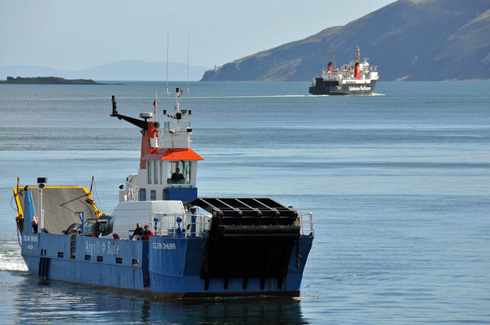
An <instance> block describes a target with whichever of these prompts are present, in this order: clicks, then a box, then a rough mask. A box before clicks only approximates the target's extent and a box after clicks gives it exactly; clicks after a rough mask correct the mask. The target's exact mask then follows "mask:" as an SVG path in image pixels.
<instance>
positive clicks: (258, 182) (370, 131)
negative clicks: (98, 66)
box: [0, 82, 490, 324]
mask: <svg viewBox="0 0 490 325" xmlns="http://www.w3.org/2000/svg"><path fill="white" fill-rule="evenodd" d="M170 86H171V88H172V90H173V88H175V87H181V88H184V89H185V87H186V85H185V83H170ZM308 86H309V84H308V83H198V82H192V83H191V84H190V92H191V93H190V95H188V96H184V97H182V99H181V108H183V109H190V110H192V128H193V135H192V140H193V143H192V146H193V149H194V150H195V151H197V152H198V153H199V154H200V155H201V156H202V157H203V158H204V159H205V160H204V161H202V162H200V163H199V167H198V187H199V194H200V195H201V196H207V197H212V196H228V197H235V196H236V197H239V196H241V197H244V196H257V197H272V198H274V199H277V200H278V201H280V202H281V203H283V204H286V205H293V206H294V207H295V208H296V209H298V210H300V211H311V212H313V215H314V222H315V223H314V226H315V241H314V244H313V249H312V251H311V254H310V257H309V260H308V263H307V266H306V270H305V274H304V278H303V285H302V297H301V298H299V299H283V298H280V299H279V298H267V297H261V298H259V299H257V298H254V299H248V298H231V299H205V300H202V299H200V300H184V301H180V300H177V301H168V302H158V301H151V300H145V299H142V298H137V297H133V296H125V295H119V294H117V293H115V292H112V291H104V290H99V289H96V288H90V287H81V286H77V285H71V284H66V283H60V282H52V281H47V282H46V281H42V280H40V279H38V278H36V277H33V276H30V275H29V273H28V272H27V271H26V267H25V265H24V263H23V260H22V258H21V256H20V249H19V246H18V244H17V233H16V226H15V221H14V220H15V214H16V212H15V211H14V210H13V209H12V208H11V205H13V202H12V201H11V197H12V188H13V187H14V186H15V185H16V182H17V177H20V182H21V184H35V182H36V178H37V177H47V178H48V184H67V185H83V186H86V187H90V181H91V178H92V176H94V177H95V185H96V187H95V189H94V194H95V195H96V202H97V204H98V205H100V207H101V208H102V209H103V211H104V212H105V213H108V214H110V213H111V212H112V209H113V208H114V207H115V205H116V204H117V200H118V186H119V185H120V184H123V183H124V180H125V177H126V176H127V175H128V174H130V173H135V172H137V168H138V163H139V145H140V133H139V130H138V129H137V128H136V127H133V126H132V125H130V124H128V123H126V122H124V121H119V120H117V119H114V118H111V117H110V116H109V114H110V113H111V95H115V96H116V99H117V102H118V109H119V113H121V114H127V115H132V116H135V117H137V116H138V115H139V113H140V112H148V111H150V112H151V111H153V105H152V104H153V99H154V96H155V90H158V93H159V97H158V109H159V118H160V120H161V119H162V112H161V111H162V110H163V109H166V110H167V111H171V110H172V108H173V105H174V98H173V97H168V96H165V95H164V92H165V85H164V83H157V82H127V83H123V85H99V86H75V85H0V286H1V288H2V295H0V314H1V315H2V317H1V318H0V322H2V323H61V322H63V323H65V322H70V323H80V324H81V323H84V324H85V323H173V324H198V323H200V324H220V323H227V324H242V323H247V324H275V323H290V324H303V323H311V324H413V323H423V324H427V323H440V324H448V323H456V324H458V323H461V324H465V323H477V324H478V323H481V324H488V323H490V83H489V82H420V83H407V82H404V83H394V82H380V83H379V84H378V86H377V89H376V94H375V95H373V96H363V97H328V96H310V95H308V93H307V89H308Z"/></svg>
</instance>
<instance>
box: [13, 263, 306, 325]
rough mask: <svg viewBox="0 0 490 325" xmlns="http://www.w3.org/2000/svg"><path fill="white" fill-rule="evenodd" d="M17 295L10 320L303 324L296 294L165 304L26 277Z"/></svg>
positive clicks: (194, 299) (192, 300) (18, 321)
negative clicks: (292, 295) (291, 296)
mask: <svg viewBox="0 0 490 325" xmlns="http://www.w3.org/2000/svg"><path fill="white" fill-rule="evenodd" d="M22 273H25V274H26V277H25V278H23V279H22V280H20V283H18V286H17V288H18V289H17V290H16V295H15V298H14V300H15V303H14V305H15V309H14V313H15V314H14V315H12V318H11V320H12V322H13V323H57V322H61V321H63V322H66V321H70V322H71V323H173V324H198V323H204V324H223V323H228V324H233V323H240V324H267V323H277V320H281V323H285V324H307V323H308V321H307V320H306V319H305V318H303V315H302V312H301V306H300V301H299V300H298V299H296V298H287V297H283V298H278V297H253V298H251V297H242V298H191V299H182V300H166V301H163V302H158V301H153V300H150V299H143V298H139V297H134V296H128V295H120V294H117V293H114V292H112V291H108V290H100V289H94V288H92V287H85V286H79V285H72V284H65V283H61V282H56V281H46V280H41V279H39V278H35V277H31V276H28V273H27V272H22Z"/></svg>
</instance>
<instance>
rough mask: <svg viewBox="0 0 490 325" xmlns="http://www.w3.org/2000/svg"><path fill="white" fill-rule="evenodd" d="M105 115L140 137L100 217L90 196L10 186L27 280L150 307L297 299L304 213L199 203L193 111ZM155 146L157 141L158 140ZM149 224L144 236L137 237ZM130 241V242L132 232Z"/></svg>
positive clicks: (270, 203) (305, 234)
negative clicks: (142, 301)
mask: <svg viewBox="0 0 490 325" xmlns="http://www.w3.org/2000/svg"><path fill="white" fill-rule="evenodd" d="M167 93H168V94H170V95H173V96H175V98H176V105H175V107H174V110H173V111H172V112H170V113H169V114H167V112H166V111H163V114H164V117H165V119H168V121H166V122H164V123H163V126H162V125H160V122H158V121H157V118H156V112H157V109H156V99H155V103H154V106H155V110H154V111H155V114H153V113H141V114H140V118H134V117H130V116H126V115H122V114H119V112H118V110H117V104H116V100H115V98H114V96H112V114H111V116H113V117H116V118H118V119H119V120H124V121H127V122H129V123H131V124H133V125H134V126H136V127H139V128H140V129H141V134H142V137H141V158H140V166H139V170H138V173H137V174H131V175H129V176H128V177H127V178H126V182H125V184H124V185H121V186H120V190H119V203H118V205H117V206H116V208H115V209H114V211H113V212H112V214H111V215H105V214H102V213H101V211H100V210H99V209H98V207H97V206H96V204H95V203H94V200H93V197H92V193H91V189H90V190H89V189H87V188H85V187H82V186H56V185H48V182H47V178H43V177H39V178H38V179H37V184H35V185H28V186H25V185H21V184H20V181H19V179H17V186H16V187H15V188H14V190H13V192H14V198H15V202H16V206H17V211H18V213H17V216H16V223H17V229H18V232H19V234H20V237H21V240H19V243H20V244H21V254H22V257H23V259H24V261H25V263H26V265H27V267H28V269H29V272H30V273H31V274H32V275H33V276H38V277H41V278H45V279H49V280H58V281H65V282H70V283H76V284H85V285H90V286H96V287H100V288H111V289H114V290H117V291H118V292H121V293H127V294H134V295H141V296H144V297H150V298H154V299H177V298H186V297H217V296H254V295H265V296H290V297H297V296H300V289H301V280H302V277H303V271H304V268H305V264H306V261H307V258H308V254H309V252H310V249H311V247H312V243H313V238H314V232H313V218H312V214H311V213H305V212H298V211H296V210H295V209H293V208H292V207H290V206H288V207H286V206H285V205H282V204H280V203H279V202H277V201H275V200H273V199H271V198H253V197H252V198H228V197H226V198H225V197H222V198H217V197H199V196H198V192H197V186H196V176H197V164H198V162H199V161H201V160H203V158H201V156H200V155H199V154H197V153H196V152H195V151H193V150H192V149H191V147H190V143H191V139H190V138H191V134H192V128H191V124H190V120H189V119H190V117H191V116H192V111H190V110H181V109H180V107H179V98H180V97H181V96H182V95H185V94H188V89H187V92H186V93H183V92H182V91H181V90H179V89H177V90H176V91H175V93H169V92H168V90H167ZM160 138H161V139H160ZM137 224H141V225H148V226H149V228H150V230H148V229H146V231H145V233H146V234H147V236H144V235H143V236H140V234H141V233H138V232H139V230H137V231H136V232H135V229H136V227H137ZM135 233H137V234H135Z"/></svg>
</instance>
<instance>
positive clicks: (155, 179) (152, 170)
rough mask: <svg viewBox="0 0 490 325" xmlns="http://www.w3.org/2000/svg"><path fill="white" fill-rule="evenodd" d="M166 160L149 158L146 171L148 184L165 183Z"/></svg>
mask: <svg viewBox="0 0 490 325" xmlns="http://www.w3.org/2000/svg"><path fill="white" fill-rule="evenodd" d="M165 163H166V162H164V161H161V160H147V161H146V171H147V174H148V184H163V173H164V167H165Z"/></svg>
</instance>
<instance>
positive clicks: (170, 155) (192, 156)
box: [142, 148, 204, 160]
mask: <svg viewBox="0 0 490 325" xmlns="http://www.w3.org/2000/svg"><path fill="white" fill-rule="evenodd" d="M142 159H143V160H204V159H203V158H202V157H201V156H199V155H198V154H197V153H196V152H195V151H194V150H192V149H190V148H189V149H187V148H179V149H166V150H165V152H163V153H154V154H147V155H145V156H144V157H143V158H142Z"/></svg>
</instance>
